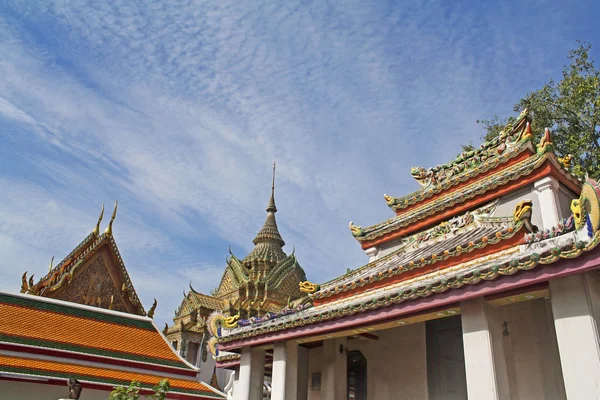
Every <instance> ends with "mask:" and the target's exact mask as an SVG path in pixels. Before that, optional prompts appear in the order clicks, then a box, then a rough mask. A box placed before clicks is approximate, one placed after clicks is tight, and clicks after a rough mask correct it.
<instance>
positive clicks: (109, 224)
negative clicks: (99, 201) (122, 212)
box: [102, 200, 119, 236]
mask: <svg viewBox="0 0 600 400" xmlns="http://www.w3.org/2000/svg"><path fill="white" fill-rule="evenodd" d="M118 206H119V202H118V201H116V200H115V209H114V210H113V213H112V216H111V217H110V222H109V223H108V226H107V227H106V230H105V231H104V234H105V235H109V236H110V235H112V225H113V222H115V218H116V217H117V207H118ZM102 211H103V212H104V205H103V206H102Z"/></svg>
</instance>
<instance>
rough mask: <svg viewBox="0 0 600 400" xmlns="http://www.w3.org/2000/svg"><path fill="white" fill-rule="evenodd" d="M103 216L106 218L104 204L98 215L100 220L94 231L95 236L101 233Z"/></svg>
mask: <svg viewBox="0 0 600 400" xmlns="http://www.w3.org/2000/svg"><path fill="white" fill-rule="evenodd" d="M102 218H104V204H102V211H100V216H99V217H98V222H96V227H95V228H94V230H93V231H92V233H93V234H94V236H98V235H99V234H100V222H102Z"/></svg>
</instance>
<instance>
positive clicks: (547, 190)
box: [533, 176, 561, 229]
mask: <svg viewBox="0 0 600 400" xmlns="http://www.w3.org/2000/svg"><path fill="white" fill-rule="evenodd" d="M533 187H534V188H535V193H536V195H537V198H538V201H539V203H540V212H541V214H542V222H543V224H544V229H550V228H552V227H553V226H556V225H558V223H559V222H560V220H561V211H560V207H559V203H558V187H559V183H558V181H557V180H556V179H554V178H553V177H551V176H547V177H545V178H542V179H540V180H539V181H537V182H535V183H534V184H533Z"/></svg>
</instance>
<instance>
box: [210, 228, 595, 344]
mask: <svg viewBox="0 0 600 400" xmlns="http://www.w3.org/2000/svg"><path fill="white" fill-rule="evenodd" d="M599 242H600V234H599V233H598V232H596V234H595V235H594V236H593V238H592V240H591V241H590V242H588V243H586V242H583V241H577V242H575V243H574V244H573V245H572V246H569V247H568V248H551V249H547V251H546V252H545V253H543V254H537V253H533V254H531V255H529V256H527V257H525V258H514V259H511V260H508V261H506V262H503V263H502V264H495V265H491V266H486V267H483V268H481V269H475V270H473V271H471V272H468V273H462V274H458V275H456V276H452V277H448V278H440V279H438V280H436V281H434V282H433V283H430V284H426V285H424V286H421V287H415V288H411V289H399V290H398V291H397V292H395V293H392V294H386V295H384V296H381V297H375V296H374V297H372V298H369V299H368V300H366V301H364V302H363V303H360V304H353V305H350V306H344V305H343V304H340V306H339V308H334V309H331V308H329V309H325V310H323V311H322V312H320V313H317V314H313V315H303V313H298V316H297V318H294V319H288V320H286V321H282V322H280V323H276V324H268V325H267V324H265V325H257V326H256V327H254V328H253V329H251V330H243V331H240V332H235V330H233V331H230V332H228V334H227V336H221V337H220V338H219V339H218V340H219V342H220V343H227V342H231V341H234V340H239V339H245V338H249V337H254V336H258V335H262V334H266V333H271V332H277V331H282V330H286V329H292V328H299V327H302V326H305V325H310V324H315V323H318V322H322V321H329V320H333V319H338V318H342V317H344V316H349V315H354V314H357V313H361V312H366V311H370V310H376V309H379V308H382V307H386V306H389V305H392V304H399V303H402V302H405V301H414V300H419V299H421V298H424V297H429V296H432V295H435V294H439V293H444V292H446V291H448V290H455V289H459V288H461V287H463V286H465V285H475V284H477V283H479V282H481V281H492V280H495V279H498V278H500V277H502V276H509V275H513V274H515V273H517V272H519V271H528V270H532V269H534V268H536V267H538V266H540V265H549V264H552V263H554V262H556V261H558V260H560V259H571V258H576V257H578V256H580V255H581V254H582V253H583V252H587V251H591V250H593V249H594V248H596V247H597V245H598V243H599Z"/></svg>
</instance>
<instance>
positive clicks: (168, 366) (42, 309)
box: [0, 292, 223, 399]
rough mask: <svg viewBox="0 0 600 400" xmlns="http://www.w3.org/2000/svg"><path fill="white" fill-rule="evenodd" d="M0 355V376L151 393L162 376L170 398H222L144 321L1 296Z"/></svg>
mask: <svg viewBox="0 0 600 400" xmlns="http://www.w3.org/2000/svg"><path fill="white" fill-rule="evenodd" d="M40 323H42V324H43V328H44V329H40ZM0 350H2V353H1V354H0V373H1V374H2V375H4V376H10V375H13V374H17V375H21V376H22V375H31V376H37V377H43V378H47V379H50V380H51V379H69V378H76V379H78V380H79V381H80V382H82V383H83V384H84V388H85V385H86V384H94V385H101V386H106V390H111V389H112V387H113V386H115V385H125V386H127V385H129V383H130V382H131V381H132V380H136V381H139V382H141V384H142V387H143V388H151V387H152V386H154V385H156V384H157V383H158V382H159V381H160V380H161V379H162V378H164V377H165V376H168V377H169V382H170V384H171V390H170V392H169V393H173V394H177V393H179V394H181V395H185V396H183V397H182V398H207V399H208V398H211V399H212V398H223V396H222V395H221V394H219V393H218V392H215V391H214V390H212V389H211V388H209V387H208V385H206V384H205V383H202V382H199V381H198V380H197V378H196V377H197V374H198V369H197V368H196V367H194V366H192V365H191V364H189V363H188V362H187V361H185V360H184V359H182V358H181V357H180V356H179V355H177V354H176V353H175V352H174V350H173V349H172V348H171V346H170V345H169V344H168V343H167V341H166V339H165V338H164V336H163V335H162V334H161V333H160V332H159V331H158V329H157V328H156V326H155V325H154V323H153V321H152V319H150V318H148V317H141V316H137V315H133V314H128V313H121V312H116V311H111V310H105V309H101V308H97V307H90V306H85V305H81V304H75V303H71V302H65V301H60V300H55V299H49V298H44V297H40V296H31V295H27V294H10V293H2V292H0ZM39 354H43V356H40V355H39ZM90 362H93V363H94V366H90ZM132 370H135V371H137V372H131V371H132Z"/></svg>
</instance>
